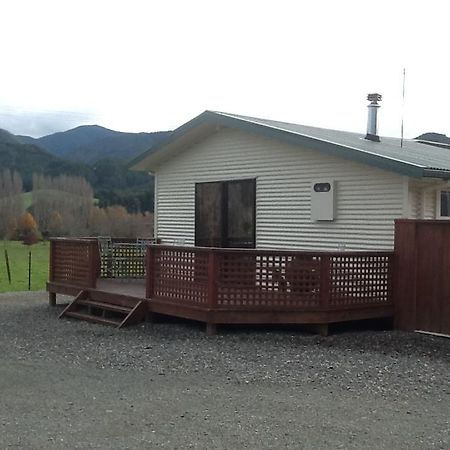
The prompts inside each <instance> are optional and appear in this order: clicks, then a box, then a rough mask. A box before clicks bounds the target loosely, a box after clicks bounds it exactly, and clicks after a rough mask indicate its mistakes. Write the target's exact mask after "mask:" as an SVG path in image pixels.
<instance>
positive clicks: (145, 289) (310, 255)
mask: <svg viewBox="0 0 450 450" xmlns="http://www.w3.org/2000/svg"><path fill="white" fill-rule="evenodd" d="M392 262H393V253H391V252H300V251H293V252H290V251H264V250H243V249H212V248H199V247H175V246H162V245H149V246H148V247H147V252H146V256H145V276H144V278H142V279H133V280H128V279H105V278H102V277H101V270H100V267H101V262H100V256H99V253H98V246H97V242H96V240H95V239H55V240H52V241H51V262H50V280H49V282H48V285H47V289H48V291H49V294H50V302H51V303H54V302H55V300H56V294H59V293H60V294H69V295H74V296H75V295H78V294H79V292H80V291H81V290H86V291H87V292H88V291H91V292H92V291H96V292H100V293H101V295H103V294H108V295H110V296H117V297H120V298H121V302H122V303H123V302H126V299H127V297H128V298H129V300H130V303H131V302H132V301H135V300H136V298H138V299H145V300H146V304H147V309H148V313H156V314H158V313H159V314H165V315H171V316H176V317H182V318H187V319H193V320H198V321H202V322H205V323H206V324H207V330H208V331H209V332H211V333H212V332H214V330H215V326H216V325H217V324H226V323H244V324H245V323H249V324H250V323H264V324H270V323H277V324H281V323H282V324H316V325H321V326H323V327H324V328H323V329H324V330H325V331H326V326H327V325H328V324H330V323H334V322H343V321H349V320H360V319H369V318H385V317H392V315H393V305H392V266H393V264H392ZM123 263H124V262H123V261H122V264H123ZM131 263H132V264H136V261H135V260H134V259H133V260H132V262H131ZM103 297H104V298H105V299H106V298H107V295H103Z"/></svg>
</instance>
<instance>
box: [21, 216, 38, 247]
mask: <svg viewBox="0 0 450 450" xmlns="http://www.w3.org/2000/svg"><path fill="white" fill-rule="evenodd" d="M17 237H18V239H20V240H21V241H23V243H24V244H27V245H32V244H35V243H36V242H38V241H39V240H40V239H41V236H40V234H39V231H38V229H37V224H36V221H35V220H34V217H33V216H32V215H31V214H30V213H29V212H26V213H24V214H22V215H21V216H20V217H19V220H18V222H17Z"/></svg>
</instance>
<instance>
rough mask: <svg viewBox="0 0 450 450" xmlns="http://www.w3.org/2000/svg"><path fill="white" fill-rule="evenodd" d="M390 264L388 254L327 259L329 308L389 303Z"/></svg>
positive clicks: (390, 257)
mask: <svg viewBox="0 0 450 450" xmlns="http://www.w3.org/2000/svg"><path fill="white" fill-rule="evenodd" d="M391 264H392V256H391V255H389V254H384V255H383V254H374V255H367V254H362V255H355V254H352V255H345V254H341V255H333V256H331V264H330V275H331V286H330V305H333V306H357V305H367V304H374V303H381V304H383V303H384V304H385V303H389V302H391Z"/></svg>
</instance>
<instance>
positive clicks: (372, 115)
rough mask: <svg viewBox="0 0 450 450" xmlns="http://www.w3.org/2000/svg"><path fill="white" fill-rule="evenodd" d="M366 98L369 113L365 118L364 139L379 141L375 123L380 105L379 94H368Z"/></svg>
mask: <svg viewBox="0 0 450 450" xmlns="http://www.w3.org/2000/svg"><path fill="white" fill-rule="evenodd" d="M367 100H369V102H370V103H369V105H367V108H369V115H368V118H367V134H366V139H368V140H369V141H374V142H380V137H379V136H378V123H377V113H378V108H379V107H380V105H379V104H378V102H380V101H381V95H380V94H368V95H367Z"/></svg>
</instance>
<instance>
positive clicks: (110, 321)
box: [65, 311, 122, 327]
mask: <svg viewBox="0 0 450 450" xmlns="http://www.w3.org/2000/svg"><path fill="white" fill-rule="evenodd" d="M65 316H66V317H72V318H73V319H80V320H86V321H88V322H95V323H104V324H105V325H113V326H115V327H117V326H119V325H120V323H121V322H122V321H121V320H113V319H106V318H105V317H102V316H94V315H92V314H85V313H81V312H77V311H69V312H67V313H66V314H65Z"/></svg>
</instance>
